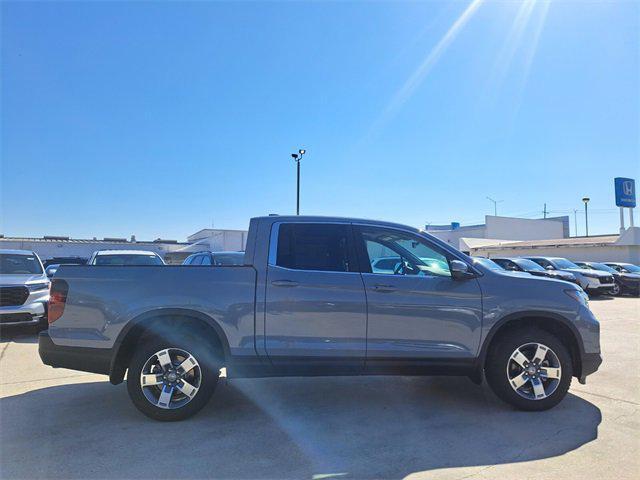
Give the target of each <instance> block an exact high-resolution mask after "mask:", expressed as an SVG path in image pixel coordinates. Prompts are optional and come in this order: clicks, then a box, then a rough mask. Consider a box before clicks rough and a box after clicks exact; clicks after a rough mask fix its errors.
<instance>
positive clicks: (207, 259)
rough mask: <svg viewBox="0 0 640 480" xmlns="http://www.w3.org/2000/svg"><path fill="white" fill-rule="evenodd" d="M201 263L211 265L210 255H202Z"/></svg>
mask: <svg viewBox="0 0 640 480" xmlns="http://www.w3.org/2000/svg"><path fill="white" fill-rule="evenodd" d="M201 265H211V255H203V256H202V263H201Z"/></svg>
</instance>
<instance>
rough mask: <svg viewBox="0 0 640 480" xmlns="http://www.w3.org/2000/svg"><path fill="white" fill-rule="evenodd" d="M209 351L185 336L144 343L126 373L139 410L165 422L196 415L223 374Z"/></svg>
mask: <svg viewBox="0 0 640 480" xmlns="http://www.w3.org/2000/svg"><path fill="white" fill-rule="evenodd" d="M208 347H209V346H208V345H206V343H204V342H202V341H201V340H198V339H195V338H192V337H190V336H184V335H174V336H169V337H168V338H158V337H148V338H147V339H143V340H142V342H141V343H140V344H139V346H138V348H137V349H136V352H135V353H134V355H133V358H132V359H131V362H130V364H129V371H128V373H127V391H128V392H129V397H130V398H131V400H132V401H133V404H134V405H135V406H136V408H138V410H140V411H141V412H142V413H144V414H145V415H147V416H148V417H150V418H153V419H155V420H162V421H175V420H183V419H185V418H188V417H190V416H192V415H194V414H195V413H197V412H198V411H199V410H200V409H201V408H202V407H204V406H205V405H206V403H207V402H208V401H209V399H210V398H211V395H213V391H214V390H215V387H216V384H217V382H218V376H219V373H220V363H219V362H218V361H217V359H215V358H214V355H213V354H212V351H211V349H210V348H208Z"/></svg>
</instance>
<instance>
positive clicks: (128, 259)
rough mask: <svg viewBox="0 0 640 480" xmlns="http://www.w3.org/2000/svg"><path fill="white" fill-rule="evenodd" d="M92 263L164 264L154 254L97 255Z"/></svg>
mask: <svg viewBox="0 0 640 480" xmlns="http://www.w3.org/2000/svg"><path fill="white" fill-rule="evenodd" d="M94 265H127V266H139V265H164V263H163V262H162V260H161V259H160V257H158V256H156V255H131V254H122V255H117V254H116V255H98V256H97V257H96V259H95V261H94Z"/></svg>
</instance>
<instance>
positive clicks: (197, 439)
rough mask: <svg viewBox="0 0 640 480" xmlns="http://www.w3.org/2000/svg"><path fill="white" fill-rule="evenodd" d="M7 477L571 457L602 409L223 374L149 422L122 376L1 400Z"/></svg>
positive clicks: (576, 402) (389, 383)
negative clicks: (531, 406)
mask: <svg viewBox="0 0 640 480" xmlns="http://www.w3.org/2000/svg"><path fill="white" fill-rule="evenodd" d="M0 413H1V424H2V425H1V427H2V428H1V433H0V444H1V445H0V454H1V455H0V457H1V458H2V459H3V465H2V477H3V478H45V477H46V478H63V477H64V478H133V477H138V478H152V477H153V478H204V477H207V478H208V477H215V478H229V479H231V478H233V479H281V478H312V477H313V476H319V475H322V476H325V477H324V478H383V479H396V478H403V477H405V476H407V475H409V474H411V473H415V472H422V471H429V470H435V469H444V468H453V467H464V466H483V465H492V464H504V463H513V462H524V461H530V460H537V459H543V458H548V457H553V456H557V455H562V454H564V453H566V452H569V451H571V450H574V449H576V448H579V447H580V446H581V445H584V444H585V443H588V442H590V441H592V440H594V439H596V438H597V436H598V425H599V424H600V421H601V414H600V410H599V409H598V408H597V407H596V406H595V405H593V404H591V403H589V402H587V401H585V400H583V399H582V398H579V397H577V396H574V395H571V394H569V395H568V396H567V398H566V399H565V400H564V401H563V402H562V403H561V404H560V405H559V406H557V407H556V408H554V409H552V410H550V411H547V412H541V413H524V412H518V411H515V410H513V409H511V408H509V407H508V406H506V405H504V404H502V403H501V402H500V401H498V400H497V399H495V397H494V396H493V394H491V393H490V392H489V391H488V390H487V389H486V388H485V387H478V386H476V385H474V384H472V383H471V382H470V381H469V380H467V379H465V378H445V377H443V378H433V377H432V378H417V377H415V378H412V377H328V378H315V379H313V378H282V379H256V380H230V381H229V382H228V383H227V382H225V381H224V380H221V384H220V385H219V387H218V390H217V392H216V394H215V395H214V397H213V399H212V401H211V402H210V403H209V404H208V405H207V407H205V409H204V410H203V411H201V412H200V413H199V414H198V415H197V416H196V417H194V418H192V419H189V420H187V421H184V422H179V423H159V422H155V421H152V420H149V419H147V418H146V417H144V416H142V414H140V413H138V411H137V410H135V408H134V407H133V406H132V405H131V404H130V402H129V399H128V397H127V393H126V388H125V386H124V385H120V386H118V387H114V386H112V385H110V384H108V383H107V382H95V383H84V384H74V385H63V386H57V387H50V388H43V389H40V390H33V391H30V392H28V393H25V394H20V395H15V396H11V397H6V398H3V399H1V400H0Z"/></svg>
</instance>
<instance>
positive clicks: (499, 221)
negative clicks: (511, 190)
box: [464, 215, 564, 240]
mask: <svg viewBox="0 0 640 480" xmlns="http://www.w3.org/2000/svg"><path fill="white" fill-rule="evenodd" d="M485 222H486V236H485V238H508V239H511V240H550V239H553V238H563V237H564V224H563V223H562V222H561V221H557V220H545V219H530V218H513V217H494V216H493V215H487V216H486V217H485ZM464 236H467V237H469V235H464Z"/></svg>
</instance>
